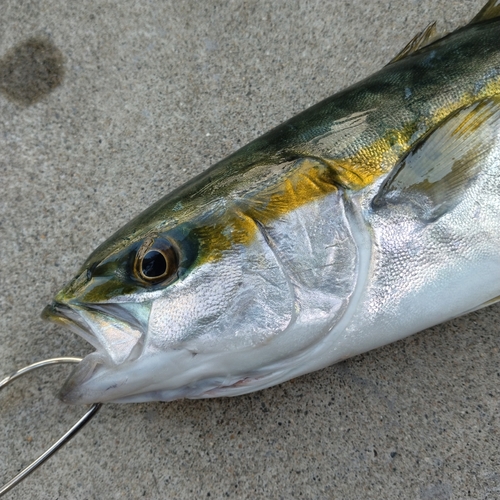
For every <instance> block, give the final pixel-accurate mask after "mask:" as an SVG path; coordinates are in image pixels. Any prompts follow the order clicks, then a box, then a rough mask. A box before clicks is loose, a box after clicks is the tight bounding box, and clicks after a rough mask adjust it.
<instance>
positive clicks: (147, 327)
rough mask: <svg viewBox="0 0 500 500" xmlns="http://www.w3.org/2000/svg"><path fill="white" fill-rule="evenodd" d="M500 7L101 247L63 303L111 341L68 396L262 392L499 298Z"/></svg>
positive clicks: (79, 324) (83, 331)
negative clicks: (266, 388) (264, 389)
mask: <svg viewBox="0 0 500 500" xmlns="http://www.w3.org/2000/svg"><path fill="white" fill-rule="evenodd" d="M499 10H500V7H497V6H496V2H495V1H490V2H489V3H488V4H487V5H486V6H485V8H484V9H483V10H482V11H481V12H480V13H479V14H478V16H476V18H474V20H473V21H472V22H471V24H469V25H467V26H465V27H463V28H461V29H459V30H457V31H455V32H453V33H452V34H450V35H447V36H445V37H442V38H440V39H436V40H434V41H431V40H430V39H431V35H432V33H431V31H432V30H428V31H426V32H424V34H423V35H421V36H420V38H419V37H417V38H416V39H415V40H414V41H413V42H412V43H410V44H409V46H408V47H407V48H405V49H404V50H403V52H402V53H401V54H400V55H399V56H398V57H396V58H395V60H394V61H392V62H391V63H390V64H389V65H387V66H386V67H385V68H383V69H382V70H381V71H379V72H377V73H376V74H374V75H372V76H371V77H369V78H367V79H365V80H363V81H361V82H359V83H357V84H355V85H353V86H352V87H350V88H348V89H346V90H344V91H342V92H340V93H338V94H336V95H334V96H332V97H330V98H328V99H326V100H325V101H323V102H321V103H319V104H317V105H315V106H313V107H312V108H310V109H308V110H306V111H304V112H303V113H301V114H299V115H297V116H295V117H294V118H292V119H290V120H289V121H287V122H285V123H284V124H282V125H280V126H278V127H276V128H275V129H273V130H271V131H270V132H268V133H267V134H265V135H263V136H262V137H260V138H258V139H256V140H255V141H253V142H251V143H250V144H248V145H247V146H245V147H243V148H242V149H240V150H239V151H237V152H236V153H234V154H232V155H231V156H229V157H228V158H226V159H225V160H222V161H221V162H219V163H218V164H216V165H214V166H213V167H211V168H210V169H208V170H207V171H205V172H204V173H202V174H201V175H200V176H198V177H197V178H195V179H194V180H193V181H191V182H190V183H188V184H186V185H184V186H182V187H180V188H179V189H177V190H176V191H174V192H172V193H171V194H169V195H167V196H166V197H165V198H163V199H161V200H160V201H158V202H157V203H155V204H154V205H153V206H151V207H150V208H149V209H147V210H146V211H145V212H143V213H142V214H140V215H139V216H138V217H136V218H135V219H134V220H132V221H131V222H130V223H128V224H127V225H126V226H124V227H123V228H122V229H120V230H119V231H118V232H117V233H115V234H114V235H113V236H112V237H111V238H110V239H109V240H107V241H106V242H104V243H103V244H102V245H101V246H100V247H98V248H97V249H96V250H95V251H94V252H93V253H92V254H91V256H90V257H89V258H88V259H87V261H86V262H85V263H84V265H83V266H82V268H81V269H80V270H79V272H78V273H77V275H76V276H75V278H74V279H73V280H72V281H71V282H70V283H69V284H68V285H67V286H66V287H65V288H64V289H63V290H61V291H60V292H59V293H58V294H57V296H56V297H55V300H54V302H53V303H52V304H51V305H50V306H48V307H47V308H46V309H45V311H44V316H45V317H46V318H48V319H50V320H53V321H57V322H59V323H62V324H64V325H66V326H68V327H69V328H71V329H72V330H74V331H76V332H77V333H78V334H80V335H81V336H83V337H84V338H85V339H86V340H88V341H89V342H90V343H91V344H92V345H93V346H94V347H95V348H96V351H95V352H94V353H92V354H90V355H88V356H87V357H86V358H85V359H84V360H83V361H82V362H81V363H80V364H79V365H78V366H77V368H76V370H75V371H74V372H73V374H72V375H71V376H70V378H69V379H68V381H67V382H66V384H65V386H64V387H63V389H62V391H61V397H62V399H63V400H65V401H67V402H70V403H89V402H96V401H99V402H105V401H116V402H138V401H153V400H163V401H169V400H173V399H178V398H183V397H187V398H203V397H215V396H233V395H239V394H244V393H247V392H251V391H254V390H259V389H262V388H265V387H269V386H272V385H275V384H278V383H281V382H284V381H286V380H288V379H290V378H293V377H296V376H298V375H301V374H304V373H308V372H311V371H313V370H317V369H320V368H322V367H325V366H328V365H330V364H333V363H335V362H338V361H340V360H342V359H345V358H348V357H350V356H353V355H355V354H359V353H361V352H364V351H367V350H369V349H372V348H375V347H378V346H381V345H384V344H387V343H389V342H392V341H395V340H397V339H400V338H403V337H405V336H408V335H411V334H413V333H415V332H417V331H419V330H422V329H424V328H426V327H429V326H432V325H434V324H437V323H439V322H442V321H445V320H447V319H450V318H453V317H455V316H458V315H460V314H464V313H466V312H469V311H472V310H475V309H477V308H480V307H482V306H484V305H487V304H489V303H491V302H494V301H495V300H496V299H497V297H499V296H500V280H499V278H500V251H499V250H498V249H499V248H500V195H499V193H500V42H499V40H500V19H499V18H498V17H497V16H498V15H499V13H500V12H498V11H499ZM426 44H427V45H426Z"/></svg>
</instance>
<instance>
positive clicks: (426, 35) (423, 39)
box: [388, 22, 443, 64]
mask: <svg viewBox="0 0 500 500" xmlns="http://www.w3.org/2000/svg"><path fill="white" fill-rule="evenodd" d="M442 36H443V35H438V33H437V30H436V22H433V23H431V24H429V25H428V26H427V27H426V28H425V29H424V30H423V31H421V32H420V33H419V34H418V35H417V36H415V37H414V38H413V39H412V40H410V42H408V43H407V44H406V45H405V47H404V48H403V50H402V51H401V52H399V54H398V55H397V56H396V57H394V58H393V59H391V61H390V62H389V63H388V64H392V63H394V62H396V61H400V60H401V59H404V58H405V57H407V56H409V55H410V54H413V53H414V52H416V51H417V50H418V49H421V48H422V47H425V46H426V45H429V44H430V43H432V42H434V41H435V40H437V39H438V38H441V37H442Z"/></svg>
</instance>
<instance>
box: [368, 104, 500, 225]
mask: <svg viewBox="0 0 500 500" xmlns="http://www.w3.org/2000/svg"><path fill="white" fill-rule="evenodd" d="M498 140H500V97H494V98H488V99H484V100H482V101H478V102H476V103H474V104H473V105H471V106H469V107H467V108H463V109H460V110H458V111H456V112H455V113H453V114H452V115H450V116H449V117H448V118H446V119H445V120H444V121H443V122H441V123H440V124H439V125H438V126H437V127H436V128H435V129H433V130H432V131H431V132H430V133H429V134H428V135H426V136H425V137H424V138H422V139H421V140H420V141H419V143H417V145H416V146H415V147H414V148H413V149H412V150H411V151H410V152H409V153H408V154H407V155H406V156H405V157H404V158H403V159H402V160H401V162H400V163H399V165H397V166H396V167H395V168H394V170H393V171H392V173H391V174H389V176H388V178H387V179H386V181H385V182H384V183H383V184H382V186H381V188H380V191H379V193H378V194H377V196H376V197H375V198H374V199H373V201H372V208H373V209H374V210H377V209H380V208H382V207H385V206H387V205H395V204H411V205H412V206H413V208H414V209H415V211H416V212H417V214H418V216H419V217H420V218H421V219H423V220H426V221H432V220H436V219H438V218H439V217H441V216H442V215H443V214H445V213H446V212H448V211H449V210H451V209H452V208H453V207H454V206H455V205H457V204H458V203H459V202H460V201H461V199H462V197H463V193H464V191H465V190H466V189H467V187H468V186H469V184H470V183H471V182H472V181H473V180H474V179H475V177H476V176H477V175H478V173H479V172H480V171H481V169H482V168H483V166H484V163H485V161H487V156H488V154H489V152H490V151H491V149H492V148H493V147H495V143H496V141H498Z"/></svg>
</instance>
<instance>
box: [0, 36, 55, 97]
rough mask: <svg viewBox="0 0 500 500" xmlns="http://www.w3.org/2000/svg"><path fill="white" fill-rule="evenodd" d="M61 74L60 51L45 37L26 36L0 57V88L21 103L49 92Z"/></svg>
mask: <svg viewBox="0 0 500 500" xmlns="http://www.w3.org/2000/svg"><path fill="white" fill-rule="evenodd" d="M63 78H64V57H63V55H62V52H61V51H60V50H59V49H58V48H57V47H56V46H55V45H54V44H53V43H52V42H51V41H50V40H49V39H47V38H45V37H33V38H29V39H27V40H25V41H24V42H22V43H20V44H19V45H16V46H15V47H13V48H12V49H10V50H9V51H8V52H7V54H5V56H4V57H3V58H2V59H0V91H1V92H2V93H3V94H4V95H5V96H6V97H8V98H9V99H11V100H12V101H14V102H17V103H18V104H22V105H24V106H29V105H31V104H34V103H36V102H37V101H39V100H40V99H42V98H43V97H45V96H46V95H48V94H49V93H50V92H52V91H53V90H54V89H55V88H56V87H58V86H59V85H61V83H62V81H63Z"/></svg>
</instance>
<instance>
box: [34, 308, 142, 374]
mask: <svg viewBox="0 0 500 500" xmlns="http://www.w3.org/2000/svg"><path fill="white" fill-rule="evenodd" d="M139 307H140V308H141V309H144V308H146V309H149V308H148V305H147V304H144V303H143V304H140V306H139ZM143 312H144V311H143ZM146 312H147V311H146ZM42 318H43V319H46V320H48V321H52V322H54V323H57V324H60V325H63V326H65V327H67V328H69V329H70V330H71V331H72V332H74V333H76V334H77V335H79V336H80V337H82V338H83V339H84V340H86V341H87V342H88V343H89V344H91V345H92V346H93V347H94V348H95V349H96V351H97V352H96V353H95V354H98V355H99V357H100V358H101V359H102V362H104V363H106V364H112V365H119V364H121V363H123V362H124V361H126V360H132V359H134V358H136V357H138V356H139V355H140V352H141V349H142V345H143V339H144V336H145V332H146V328H147V315H145V314H138V315H135V314H133V311H131V310H130V306H129V305H128V304H125V305H122V304H104V305H100V304H86V305H85V306H81V305H67V304H63V303H61V302H56V301H54V302H52V304H49V305H48V306H46V307H45V309H44V310H43V312H42Z"/></svg>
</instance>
